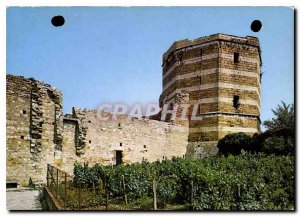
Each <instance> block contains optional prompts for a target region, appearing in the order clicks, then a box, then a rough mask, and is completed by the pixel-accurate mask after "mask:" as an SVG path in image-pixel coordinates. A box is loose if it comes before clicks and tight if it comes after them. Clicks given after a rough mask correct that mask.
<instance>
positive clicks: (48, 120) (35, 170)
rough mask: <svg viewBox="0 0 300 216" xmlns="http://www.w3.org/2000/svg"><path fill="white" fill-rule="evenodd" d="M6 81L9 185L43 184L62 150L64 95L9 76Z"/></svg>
mask: <svg viewBox="0 0 300 216" xmlns="http://www.w3.org/2000/svg"><path fill="white" fill-rule="evenodd" d="M6 81H7V86H6V95H7V98H6V101H7V102H6V119H7V122H6V123H7V129H6V140H7V142H6V143H7V144H6V146H7V147H6V148H7V153H6V155H7V156H6V163H7V164H6V169H7V175H6V176H7V182H17V183H19V184H21V185H27V184H28V182H29V179H31V180H32V181H33V182H35V183H36V184H39V183H41V182H44V181H45V176H46V167H47V163H50V164H52V163H53V162H54V155H55V151H59V150H60V149H61V141H62V133H63V128H62V127H63V125H62V118H63V116H62V114H63V113H62V106H61V93H60V92H59V91H58V90H56V89H53V88H52V87H51V86H50V85H48V84H45V83H43V82H40V81H36V80H34V79H25V78H23V77H18V76H12V75H7V80H6Z"/></svg>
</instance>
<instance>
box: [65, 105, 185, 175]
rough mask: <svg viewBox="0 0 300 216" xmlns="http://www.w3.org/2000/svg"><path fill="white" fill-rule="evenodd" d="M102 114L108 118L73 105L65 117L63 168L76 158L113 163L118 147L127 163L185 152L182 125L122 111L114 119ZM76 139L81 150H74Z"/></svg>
mask: <svg viewBox="0 0 300 216" xmlns="http://www.w3.org/2000/svg"><path fill="white" fill-rule="evenodd" d="M103 115H109V118H110V120H109V121H103V120H99V118H98V117H97V112H96V110H83V109H73V114H72V117H73V119H72V118H70V116H68V118H66V119H65V121H64V140H63V153H62V160H63V161H62V165H61V168H62V169H63V170H65V171H67V172H69V173H70V172H72V170H73V164H74V163H75V162H78V163H83V162H88V163H89V164H91V165H93V164H96V163H100V164H106V165H109V164H115V162H116V158H115V157H116V151H117V150H118V151H122V161H123V162H124V163H127V164H128V163H135V162H141V161H143V160H147V161H151V162H152V161H156V160H162V159H167V158H169V159H170V158H172V157H173V156H176V157H184V156H185V154H186V148H187V144H188V142H187V137H188V130H187V127H185V126H175V125H172V124H171V123H167V122H161V121H156V120H149V119H137V118H131V117H128V116H125V115H120V116H117V118H116V119H113V118H112V116H111V114H108V113H105V114H103ZM78 116H80V120H78ZM77 120H78V121H77ZM76 128H77V129H78V128H85V133H84V134H82V135H80V134H78V131H77V129H76ZM79 133H80V132H79ZM78 141H79V142H80V143H81V144H80V145H81V146H82V148H80V154H76V149H75V148H74V147H75V146H74V143H75V145H78Z"/></svg>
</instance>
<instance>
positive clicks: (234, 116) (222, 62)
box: [6, 34, 261, 186]
mask: <svg viewBox="0 0 300 216" xmlns="http://www.w3.org/2000/svg"><path fill="white" fill-rule="evenodd" d="M235 55H238V57H237V62H234V58H235ZM260 66H261V59H260V48H259V42H258V39H257V38H255V37H249V36H247V37H236V36H230V35H224V34H215V35H211V36H207V37H202V38H198V39H195V40H182V41H177V42H175V43H173V45H172V46H171V47H170V49H169V50H168V51H167V52H166V53H164V55H163V72H162V83H163V92H162V94H161V95H160V99H159V103H160V106H161V107H163V106H164V105H167V106H170V107H174V106H175V107H176V106H179V109H178V110H177V111H176V117H177V118H175V119H174V118H172V117H171V116H170V115H167V118H166V121H161V116H162V115H163V113H161V112H160V113H158V114H157V115H155V116H152V117H151V118H150V119H146V118H142V119H137V118H132V117H128V116H125V115H120V116H117V118H116V119H113V118H112V116H111V114H109V113H102V114H104V115H108V116H109V119H110V120H109V121H100V120H99V118H98V117H97V111H96V110H87V109H78V108H73V110H72V113H71V114H66V115H64V116H63V108H62V94H61V92H60V91H59V90H57V89H55V88H53V87H51V86H50V85H48V84H46V83H44V82H41V81H37V80H35V79H32V78H31V79H26V78H24V77H19V76H13V75H7V91H6V92H7V102H6V108H7V109H6V110H7V111H6V112H7V113H6V118H7V132H6V133H7V136H6V138H7V160H6V162H7V182H8V183H18V184H20V185H22V186H25V185H27V184H28V182H29V179H31V180H32V181H33V182H34V183H36V184H40V183H45V182H46V178H45V177H46V165H47V163H49V164H52V165H55V166H57V167H59V168H60V169H62V170H65V171H67V172H68V173H70V174H72V172H73V165H74V163H83V162H88V163H89V164H95V163H101V164H107V165H109V164H116V161H117V159H116V157H117V155H116V154H117V152H121V154H122V161H123V163H135V162H141V161H143V160H146V161H156V160H163V159H168V158H172V157H174V156H176V157H190V158H199V157H203V156H206V155H211V154H216V153H217V148H216V144H217V142H218V140H219V139H221V138H223V137H224V136H225V135H226V134H228V133H233V132H245V133H247V134H249V135H252V134H254V133H259V132H260V120H259V116H260ZM234 96H238V97H239V98H238V107H234V104H233V98H234ZM183 104H200V109H199V110H198V111H197V115H198V116H199V117H200V119H199V120H192V119H191V115H192V109H191V108H189V109H188V113H187V116H186V117H187V119H181V120H180V119H178V117H179V116H182V115H183V113H184V109H183V107H182V105H183ZM173 117H174V116H173Z"/></svg>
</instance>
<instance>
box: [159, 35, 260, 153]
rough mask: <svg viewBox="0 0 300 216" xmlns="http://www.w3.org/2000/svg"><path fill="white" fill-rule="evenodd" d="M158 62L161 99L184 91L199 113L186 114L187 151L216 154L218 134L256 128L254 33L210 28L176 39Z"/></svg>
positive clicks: (257, 79)
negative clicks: (198, 35)
mask: <svg viewBox="0 0 300 216" xmlns="http://www.w3.org/2000/svg"><path fill="white" fill-rule="evenodd" d="M162 67H163V74H162V78H163V79H162V80H163V82H162V83H163V92H162V94H161V96H160V104H162V105H165V104H168V105H169V104H170V105H171V106H172V105H173V103H174V102H175V96H176V95H177V94H181V93H187V94H188V95H189V102H188V103H189V105H191V106H193V105H195V104H198V105H199V108H198V109H197V110H196V111H197V116H199V117H200V118H198V120H192V119H191V118H189V137H188V142H189V145H188V149H187V156H192V157H201V156H205V155H206V154H215V153H216V152H217V148H216V145H217V142H218V140H220V139H221V138H223V137H224V136H225V135H227V134H229V133H236V132H244V133H246V134H249V135H253V134H255V133H259V132H260V76H261V56H260V46H259V41H258V38H256V37H251V36H247V37H237V36H232V35H225V34H214V35H210V36H207V37H201V38H198V39H195V40H188V39H185V40H180V41H176V42H174V43H173V44H172V46H171V47H170V48H169V49H168V50H167V52H165V53H164V55H163V64H162ZM191 115H192V108H190V109H189V111H188V116H189V117H191Z"/></svg>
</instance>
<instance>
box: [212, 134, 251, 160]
mask: <svg viewBox="0 0 300 216" xmlns="http://www.w3.org/2000/svg"><path fill="white" fill-rule="evenodd" d="M252 146H253V140H252V138H251V137H250V136H248V135H247V134H245V133H232V134H228V135H226V136H225V137H224V138H223V139H221V140H219V142H218V145H217V147H218V148H219V153H221V154H225V155H228V154H232V155H239V154H240V153H241V150H242V149H243V150H245V151H250V150H252V148H253V147H252Z"/></svg>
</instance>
